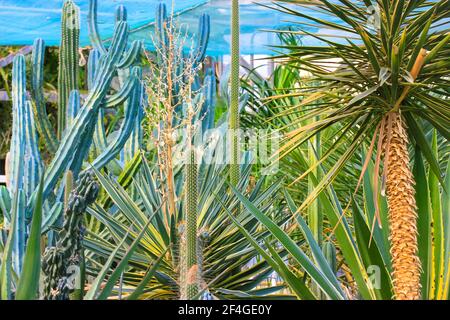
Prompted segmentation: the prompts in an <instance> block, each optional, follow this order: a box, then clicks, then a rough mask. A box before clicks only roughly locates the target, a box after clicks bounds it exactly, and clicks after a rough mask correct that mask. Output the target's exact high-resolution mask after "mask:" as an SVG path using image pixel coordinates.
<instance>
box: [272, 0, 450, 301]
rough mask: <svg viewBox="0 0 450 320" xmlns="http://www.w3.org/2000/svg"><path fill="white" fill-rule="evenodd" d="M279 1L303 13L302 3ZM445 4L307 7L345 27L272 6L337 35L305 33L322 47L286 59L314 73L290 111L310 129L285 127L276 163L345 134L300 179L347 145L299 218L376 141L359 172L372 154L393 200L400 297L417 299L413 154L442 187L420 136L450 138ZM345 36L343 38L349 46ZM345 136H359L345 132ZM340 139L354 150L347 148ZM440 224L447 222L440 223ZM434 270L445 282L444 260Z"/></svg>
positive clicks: (300, 48)
mask: <svg viewBox="0 0 450 320" xmlns="http://www.w3.org/2000/svg"><path fill="white" fill-rule="evenodd" d="M280 2H289V3H297V4H298V5H300V6H302V5H305V4H302V2H299V1H280ZM374 5H375V8H376V9H375V13H374V16H372V17H371V18H374V19H375V21H376V23H371V21H372V20H370V21H368V20H367V16H368V15H367V12H368V10H369V11H370V9H373V8H374ZM447 6H448V1H391V2H386V1H376V2H375V3H372V2H371V1H357V2H352V3H349V2H348V1H338V2H329V1H316V2H315V7H311V9H313V10H316V11H318V12H319V13H321V14H324V15H325V16H328V17H333V18H335V19H336V18H337V19H339V20H341V22H342V23H331V22H329V21H331V20H330V19H321V18H315V17H314V16H311V15H306V14H304V13H302V12H301V10H297V9H296V8H295V7H294V8H293V7H292V6H287V5H283V4H278V5H277V6H276V9H278V10H281V11H284V12H287V13H290V14H292V15H296V16H299V17H302V18H304V19H307V20H309V21H311V22H312V23H313V24H315V25H317V26H319V27H320V28H323V29H331V30H333V31H336V32H335V33H336V34H337V35H336V36H333V35H321V34H311V33H309V32H308V31H302V32H301V33H302V34H306V35H308V36H311V37H313V38H316V39H318V40H320V41H322V42H323V43H324V45H323V46H320V45H318V46H298V47H289V50H290V51H289V54H288V55H286V56H285V57H286V58H288V60H289V61H292V62H293V63H295V64H296V67H297V68H299V69H300V70H303V71H305V72H307V73H308V74H309V77H308V78H307V79H304V82H310V83H311V87H312V88H306V89H305V90H302V91H301V92H300V93H298V92H296V93H293V95H297V96H300V95H301V96H302V97H303V101H302V102H301V103H300V104H299V105H297V106H293V107H294V108H302V109H304V110H305V115H304V116H303V117H302V118H298V121H300V120H304V119H313V121H312V122H311V123H310V124H308V125H305V126H301V127H296V128H295V127H294V126H295V123H291V124H288V126H291V128H292V129H291V131H290V132H289V133H288V134H287V139H288V141H287V142H286V143H285V144H284V146H283V147H282V148H281V149H280V150H279V156H280V157H283V156H284V155H286V154H288V153H289V152H290V151H291V150H292V149H295V148H296V147H298V146H300V145H302V144H303V143H304V142H306V141H308V140H309V139H310V138H311V137H312V136H315V135H316V134H317V133H319V132H322V131H324V130H325V129H327V128H330V127H336V126H340V127H341V128H342V129H341V130H342V133H341V134H337V135H336V138H335V140H334V143H333V145H332V147H330V148H329V149H328V150H324V153H323V156H322V157H321V158H320V160H319V161H317V163H316V164H315V165H314V166H312V167H311V168H310V169H309V170H308V171H307V173H306V174H303V175H302V176H306V175H307V174H308V173H310V172H311V171H312V170H313V169H314V168H317V166H318V165H320V163H321V162H323V161H324V160H325V159H327V158H328V157H329V156H330V155H331V154H333V153H334V151H335V150H336V149H339V148H342V147H343V146H344V145H345V149H341V150H343V151H342V152H341V155H340V157H339V159H338V160H337V161H336V162H335V163H334V165H333V166H332V167H331V168H330V169H329V170H328V173H327V174H326V175H324V176H323V177H322V179H320V181H318V183H317V185H316V186H315V188H314V190H313V191H312V192H311V193H310V194H309V196H308V197H307V198H306V199H305V201H304V202H303V203H302V205H301V206H300V207H299V208H298V211H299V212H300V211H303V210H304V209H305V208H306V207H308V206H309V205H310V204H311V203H312V202H313V200H314V199H316V198H317V196H318V195H319V194H320V192H322V191H323V190H324V189H325V188H326V187H327V186H328V185H329V184H330V182H331V181H333V179H334V178H335V177H336V176H337V175H338V174H339V173H340V172H341V171H342V168H343V167H344V165H345V163H346V162H347V161H348V160H349V159H350V158H351V157H352V156H353V155H354V154H355V152H356V151H357V150H358V149H359V148H360V146H361V145H362V144H363V143H365V142H366V141H371V142H370V147H369V149H368V152H367V155H366V160H365V161H364V164H363V165H362V171H363V172H364V171H365V170H366V169H367V165H368V162H369V161H370V159H371V158H372V156H373V155H374V154H375V158H376V161H375V167H374V170H375V177H374V194H377V193H378V192H379V189H381V193H382V194H383V195H384V194H386V197H387V202H388V207H389V228H390V247H391V258H392V277H393V284H394V295H395V297H396V299H419V298H420V297H421V290H420V277H421V266H420V259H419V257H418V242H417V221H416V219H417V214H418V211H417V204H416V199H415V196H414V194H415V190H414V184H415V181H414V176H413V174H412V171H411V168H410V153H409V149H411V150H415V149H417V150H420V152H421V153H422V154H423V155H424V157H425V159H426V160H427V162H428V164H429V166H430V168H431V171H432V172H433V174H434V175H435V176H436V178H437V179H438V180H439V181H440V182H441V183H442V182H443V180H442V176H441V173H440V170H439V165H438V161H437V159H436V157H435V156H434V155H433V152H432V151H431V146H430V142H429V140H427V138H426V136H425V134H424V132H423V128H424V126H425V123H427V124H429V125H431V126H432V127H434V128H435V129H436V130H437V131H438V132H439V135H440V137H442V139H446V140H448V137H449V131H448V129H447V125H446V124H447V123H448V121H449V116H450V114H449V108H448V102H447V100H448V90H447V89H446V88H447V79H446V78H445V77H446V75H447V74H448V71H449V63H448V59H447V56H448V53H449V46H448V40H449V38H450V36H449V35H448V32H447V30H446V29H445V27H443V25H442V23H444V21H445V17H446V7H447ZM342 35H344V36H345V37H346V41H344V42H343V41H341V36H342ZM312 83H314V85H312ZM306 110H307V111H306ZM347 128H354V130H353V131H350V132H348V131H347V130H346V129H347ZM343 141H346V142H349V143H348V144H343V143H342V142H343ZM414 146H415V147H416V148H413V147H414ZM328 151H329V152H328ZM361 177H362V175H361ZM379 177H381V182H379V181H380V179H379ZM374 204H375V215H376V219H377V220H378V224H380V225H381V218H380V213H379V211H380V209H379V201H378V197H377V196H374ZM435 219H439V220H438V221H442V217H435ZM438 221H435V222H438ZM444 229H448V226H445V227H444V226H442V232H441V234H443V233H444ZM445 232H448V231H445ZM439 256H440V255H439ZM435 263H438V261H437V260H436V261H435ZM438 264H439V265H440V267H439V269H438V270H437V271H438V273H439V274H443V272H444V270H445V269H447V267H445V265H448V261H446V262H445V263H444V264H441V263H438Z"/></svg>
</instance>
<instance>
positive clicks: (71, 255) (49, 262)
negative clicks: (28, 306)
mask: <svg viewBox="0 0 450 320" xmlns="http://www.w3.org/2000/svg"><path fill="white" fill-rule="evenodd" d="M98 191H99V186H98V184H97V183H96V182H95V180H94V175H93V173H92V172H90V171H86V172H84V173H83V174H81V175H80V177H79V179H78V181H77V182H76V187H75V189H74V190H73V191H72V192H71V193H70V195H69V199H68V203H67V207H66V208H65V210H64V224H63V227H62V230H61V231H59V232H58V235H59V237H58V238H59V239H58V242H57V243H56V246H54V247H47V248H46V251H45V252H44V256H43V263H42V270H43V273H44V276H45V279H44V299H46V300H68V299H69V297H70V293H72V292H73V291H75V290H76V289H81V290H82V289H83V287H84V281H81V280H80V279H84V274H82V271H81V267H82V265H83V263H84V254H83V248H82V241H83V236H84V226H83V221H84V213H85V211H86V208H87V206H88V205H90V204H92V203H93V202H94V201H95V199H96V198H97V195H98ZM77 282H78V283H77Z"/></svg>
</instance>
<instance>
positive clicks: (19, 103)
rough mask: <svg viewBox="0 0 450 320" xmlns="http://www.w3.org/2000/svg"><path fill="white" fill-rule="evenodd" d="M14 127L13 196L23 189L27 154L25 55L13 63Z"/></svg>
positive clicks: (12, 150) (11, 181) (10, 186)
mask: <svg viewBox="0 0 450 320" xmlns="http://www.w3.org/2000/svg"><path fill="white" fill-rule="evenodd" d="M12 104H13V106H12V108H13V125H12V137H11V147H10V151H9V159H8V160H9V164H8V169H9V172H7V175H8V176H9V184H8V189H9V192H10V193H11V194H13V193H14V192H15V190H16V189H22V188H23V163H24V161H25V159H24V153H25V143H26V140H25V127H24V124H25V116H24V112H25V108H26V106H25V104H26V66H25V58H24V56H23V55H17V56H16V57H15V58H14V62H13V77H12Z"/></svg>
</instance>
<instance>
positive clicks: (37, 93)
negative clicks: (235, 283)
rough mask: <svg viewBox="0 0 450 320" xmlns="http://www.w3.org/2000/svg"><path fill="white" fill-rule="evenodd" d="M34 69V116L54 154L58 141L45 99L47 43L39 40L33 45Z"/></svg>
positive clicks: (32, 90)
mask: <svg viewBox="0 0 450 320" xmlns="http://www.w3.org/2000/svg"><path fill="white" fill-rule="evenodd" d="M32 56H33V57H32V61H33V68H32V69H31V76H32V80H31V93H32V103H33V108H34V110H33V111H34V116H35V119H36V125H37V129H38V131H39V134H40V135H41V137H42V138H43V139H44V141H45V146H46V148H47V150H48V151H49V152H50V153H52V154H54V153H55V152H56V149H57V148H58V139H57V138H56V134H55V131H54V129H53V127H52V124H51V123H50V121H49V119H48V115H47V111H46V109H45V99H44V87H43V86H44V57H45V42H44V40H42V39H40V38H38V39H36V40H35V41H34V44H33V53H32Z"/></svg>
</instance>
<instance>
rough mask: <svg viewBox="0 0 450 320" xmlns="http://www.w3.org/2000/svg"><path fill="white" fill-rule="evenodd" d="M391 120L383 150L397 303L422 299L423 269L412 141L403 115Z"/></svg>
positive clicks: (386, 130) (387, 126)
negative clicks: (384, 152)
mask: <svg viewBox="0 0 450 320" xmlns="http://www.w3.org/2000/svg"><path fill="white" fill-rule="evenodd" d="M387 117H388V120H387V121H385V122H386V129H385V132H387V134H386V139H385V148H383V149H384V150H386V155H385V166H386V176H385V177H386V195H387V201H388V206H389V225H390V242H391V256H392V278H393V285H394V295H395V299H397V300H418V299H420V272H421V267H420V260H419V257H418V253H417V251H418V249H417V225H416V218H417V212H416V209H417V207H416V200H415V197H414V184H415V181H414V177H413V175H412V172H411V169H410V168H409V154H408V144H409V141H408V136H407V133H406V129H405V125H404V123H403V121H402V118H401V115H400V113H398V112H393V113H391V114H390V115H388V116H387ZM389 118H390V119H389ZM389 127H390V128H389ZM386 141H387V143H386Z"/></svg>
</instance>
